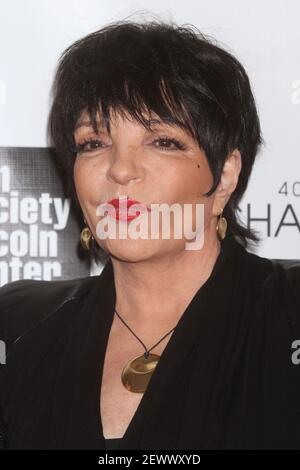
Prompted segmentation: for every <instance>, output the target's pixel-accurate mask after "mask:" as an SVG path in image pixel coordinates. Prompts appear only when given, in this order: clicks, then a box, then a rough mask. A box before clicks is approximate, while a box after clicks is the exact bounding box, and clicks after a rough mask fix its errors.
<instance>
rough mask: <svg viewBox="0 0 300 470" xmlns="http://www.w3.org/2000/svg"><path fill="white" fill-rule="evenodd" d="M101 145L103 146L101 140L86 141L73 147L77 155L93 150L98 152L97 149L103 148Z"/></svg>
mask: <svg viewBox="0 0 300 470" xmlns="http://www.w3.org/2000/svg"><path fill="white" fill-rule="evenodd" d="M102 144H103V142H102V140H98V139H86V140H84V141H83V142H82V143H80V144H77V145H76V146H75V150H74V152H75V153H78V154H80V153H82V152H92V151H93V150H98V149H101V148H103V146H102ZM88 146H89V148H88Z"/></svg>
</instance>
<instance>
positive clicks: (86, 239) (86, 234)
mask: <svg viewBox="0 0 300 470" xmlns="http://www.w3.org/2000/svg"><path fill="white" fill-rule="evenodd" d="M83 220H84V223H85V224H86V220H85V219H83ZM93 239H94V237H93V235H92V232H91V231H90V229H89V228H88V227H84V229H82V231H81V234H80V242H81V246H82V247H83V248H84V249H85V250H89V249H90V247H91V240H93Z"/></svg>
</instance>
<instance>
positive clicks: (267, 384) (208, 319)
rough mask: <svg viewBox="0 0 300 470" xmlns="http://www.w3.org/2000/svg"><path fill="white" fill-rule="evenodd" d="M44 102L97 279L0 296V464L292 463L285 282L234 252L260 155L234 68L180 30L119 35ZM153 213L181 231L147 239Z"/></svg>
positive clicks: (246, 236)
mask: <svg viewBox="0 0 300 470" xmlns="http://www.w3.org/2000/svg"><path fill="white" fill-rule="evenodd" d="M53 92H54V100H53V105H52V109H51V113H50V120H49V130H50V135H51V138H52V141H53V144H54V145H55V147H56V150H57V155H58V157H59V164H60V166H62V167H63V168H64V170H65V175H66V179H67V181H68V183H69V191H70V195H71V197H72V199H73V201H74V202H75V203H76V204H77V207H78V208H80V210H81V211H82V220H83V221H84V223H85V227H84V228H83V230H82V233H81V242H82V244H83V246H84V247H85V248H86V249H91V250H92V251H91V252H92V253H94V256H97V257H98V258H97V259H100V257H101V256H102V258H103V256H105V257H106V264H105V266H104V269H103V271H102V272H101V274H100V275H99V276H93V277H87V278H83V279H73V280H67V281H48V282H45V281H36V280H20V281H16V282H13V283H10V284H8V285H5V286H3V287H2V288H1V290H0V294H1V295H0V307H1V337H2V338H3V339H4V340H5V342H6V345H7V350H8V355H7V363H6V365H5V366H3V367H2V377H1V380H2V385H1V394H0V405H1V410H2V438H3V447H4V448H7V449H20V448H21V449H105V448H116V446H118V447H119V449H173V450H174V449H226V448H233V449H249V448H254V449H262V448H299V447H300V444H299V443H300V426H299V418H300V414H299V413H300V402H299V398H298V397H299V393H300V366H297V354H295V353H297V349H296V347H297V343H295V340H299V339H300V312H299V311H300V294H299V291H300V268H299V266H294V267H292V268H289V269H286V268H284V267H283V266H281V265H280V264H279V263H276V262H274V261H272V260H269V259H267V258H263V257H260V256H258V255H255V254H253V253H250V252H248V251H247V249H246V248H248V246H249V242H250V241H252V242H258V241H259V239H258V237H257V236H256V235H255V233H253V231H251V230H250V229H249V228H246V227H244V226H243V225H242V224H241V222H240V221H239V220H238V213H237V211H238V203H239V201H240V199H241V197H242V195H243V194H244V191H245V189H246V187H247V184H248V180H249V177H250V174H251V170H252V166H253V163H254V160H255V157H256V155H257V152H258V150H259V147H260V145H261V143H262V137H261V131H260V125H259V119H258V116H257V111H256V107H255V101H254V98H253V94H252V92H251V88H250V84H249V79H248V77H247V74H246V72H245V70H244V68H243V67H242V65H241V64H240V63H239V62H238V60H237V59H236V58H234V57H233V56H232V55H231V54H230V53H228V52H226V51H225V50H224V49H222V48H220V47H219V46H218V45H216V44H215V43H214V42H213V41H211V40H209V39H208V38H206V37H204V36H203V35H201V33H199V31H197V30H196V28H193V27H191V26H186V27H179V26H176V25H174V24H165V23H163V22H159V21H155V22H149V23H144V24H136V23H131V22H125V21H124V22H122V21H121V22H118V23H114V24H110V25H108V26H106V27H104V28H102V29H101V30H99V31H96V32H95V33H93V34H90V35H89V36H87V37H85V38H83V39H80V40H79V41H77V42H75V43H74V44H72V45H71V46H70V47H69V48H68V49H67V50H66V51H65V52H64V54H63V55H62V57H61V59H60V63H59V66H58V70H57V73H56V78H55V82H54V89H53ZM123 200H125V211H124V210H122V207H123V206H121V201H123ZM135 201H138V202H139V203H140V211H139V212H137V211H135V212H134V213H133V214H132V213H131V214H130V213H129V207H130V206H131V205H132V204H134V202H135ZM102 204H106V206H105V207H107V208H109V210H110V211H111V212H109V211H108V216H107V213H106V215H104V213H103V212H101V211H99V212H98V208H99V206H100V207H103V206H102ZM108 204H109V205H108ZM153 204H166V207H167V208H169V207H170V206H172V204H178V206H179V208H184V205H185V204H187V205H190V207H192V212H191V213H190V215H191V217H190V225H189V227H188V228H189V231H188V232H187V233H186V232H185V233H184V234H183V235H182V236H181V237H178V238H176V237H175V229H176V228H177V224H178V220H179V219H175V217H174V220H172V221H171V225H170V227H171V229H170V236H169V237H165V238H163V237H162V233H163V232H162V227H161V226H159V228H158V232H157V233H156V235H157V234H158V235H159V236H158V237H154V236H149V233H150V234H151V235H152V233H151V232H150V228H151V223H153V226H154V222H153V221H152V219H151V215H152V205H153ZM197 207H201V208H202V210H203V212H202V215H203V218H202V219H201V220H202V221H203V223H202V225H200V227H199V226H198V224H197V212H196V208H197ZM112 208H116V211H115V212H114V211H112ZM143 208H144V209H145V210H143ZM127 209H128V212H127ZM153 211H154V209H153ZM154 212H155V211H154ZM124 214H125V216H124ZM167 215H168V214H167V211H165V212H163V214H162V216H161V219H164V218H165V217H167ZM105 217H106V219H105ZM104 219H105V220H106V222H107V224H109V223H110V229H111V227H113V228H120V226H121V225H122V227H123V229H124V227H125V228H126V229H128V232H126V233H127V237H124V238H122V237H121V236H120V234H118V236H117V237H113V236H112V232H109V236H107V237H105V236H104V235H105V230H104V226H103V225H101V224H100V225H99V222H101V221H103V220H104ZM138 220H139V221H140V222H141V221H142V220H143V222H149V224H148V225H147V226H146V230H145V234H146V235H148V236H146V237H144V238H141V237H140V238H134V237H133V236H131V237H130V236H128V234H129V226H130V225H131V224H133V222H135V223H136V222H137V221H138ZM156 228H157V227H156ZM190 234H194V235H195V234H196V235H197V234H200V235H201V236H202V238H201V239H202V241H203V243H202V245H201V246H200V247H199V246H198V247H197V248H196V249H195V247H194V248H193V249H191V248H187V242H188V241H189V242H190V243H191V241H190V240H191V238H190V237H189V235H190ZM293 353H294V355H293Z"/></svg>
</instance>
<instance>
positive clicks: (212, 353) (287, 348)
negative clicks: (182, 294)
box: [0, 234, 300, 450]
mask: <svg viewBox="0 0 300 470" xmlns="http://www.w3.org/2000/svg"><path fill="white" fill-rule="evenodd" d="M221 244H222V246H221V252H220V254H219V257H218V259H217V261H216V263H215V265H214V268H213V271H212V273H211V275H210V276H209V279H208V280H207V281H206V282H205V283H204V284H203V285H202V286H201V287H200V289H199V290H198V291H197V293H196V294H195V296H194V297H193V299H192V300H191V302H190V304H189V305H188V307H187V308H186V310H185V312H183V314H182V316H181V318H180V320H179V322H178V324H177V326H176V328H175V330H174V332H173V333H172V335H171V337H170V340H169V342H168V343H167V345H166V347H165V349H164V351H163V353H162V355H161V358H160V361H159V363H158V365H157V366H156V369H155V371H154V373H153V375H152V378H151V380H150V382H149V385H148V388H147V390H146V392H145V393H144V395H143V397H142V400H141V401H140V403H139V406H138V408H137V410H136V412H135V414H134V416H133V418H132V420H131V422H130V424H129V426H128V428H127V430H126V432H125V434H124V436H123V437H122V439H121V440H120V441H119V443H118V448H119V449H145V450H146V449H173V450H176V449H228V448H232V449H251V448H252V449H263V448H268V449H276V448H280V449H286V448H290V449H299V448H300V399H299V397H300V365H296V364H294V363H293V362H292V360H291V356H292V353H293V352H294V350H293V349H292V343H293V341H294V340H297V339H298V340H300V266H296V265H295V266H293V267H291V268H289V269H287V268H284V267H283V266H282V265H281V264H279V263H276V262H272V261H271V260H269V259H267V258H263V257H260V256H258V255H255V254H251V253H248V252H247V251H246V250H245V249H244V248H243V247H242V246H241V245H240V244H239V243H238V242H237V241H236V240H235V239H234V237H233V236H231V235H230V234H228V236H227V237H226V238H225V239H224V240H223V241H222V242H221ZM61 282H62V283H61V284H60V282H59V281H55V282H52V281H31V280H28V281H26V280H25V281H17V282H16V283H11V284H10V285H6V286H4V287H2V288H1V289H0V339H1V338H7V341H8V344H9V353H8V356H7V363H6V365H3V366H1V368H0V374H1V375H0V409H1V412H2V415H0V416H2V419H1V432H2V442H3V447H4V448H6V449H105V448H106V446H105V439H104V436H103V429H102V423H101V416H100V407H99V397H100V386H101V377H102V370H103V362H104V355H105V351H106V346H107V341H108V336H109V332H110V328H111V325H112V321H113V316H114V305H115V295H116V293H115V285H114V277H113V269H112V263H111V261H109V262H108V263H107V265H106V266H105V267H104V269H103V271H102V272H101V274H100V275H99V276H93V277H89V278H82V279H76V280H75V279H74V280H73V281H72V280H71V281H61ZM39 315H40V321H39V320H38V318H39ZM17 323H18V324H17ZM17 337H18V338H19V339H18V340H17V341H16V342H15V340H16V339H17ZM154 352H155V350H154ZM299 356H300V355H299ZM125 405H126V404H124V406H125ZM0 442H1V439H0Z"/></svg>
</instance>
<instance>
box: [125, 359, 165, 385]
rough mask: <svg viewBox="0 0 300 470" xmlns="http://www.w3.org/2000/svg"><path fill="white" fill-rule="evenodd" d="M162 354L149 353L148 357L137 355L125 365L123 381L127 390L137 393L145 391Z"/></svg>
mask: <svg viewBox="0 0 300 470" xmlns="http://www.w3.org/2000/svg"><path fill="white" fill-rule="evenodd" d="M159 358H160V356H158V355H157V354H151V353H149V355H148V358H147V359H146V358H145V356H144V355H142V356H137V357H135V358H134V359H132V360H131V361H129V362H128V364H127V365H126V366H125V367H124V369H123V371H122V383H123V385H124V387H125V388H127V390H129V391H130V392H135V393H143V392H144V391H145V390H146V388H147V386H148V383H149V380H150V379H151V376H152V374H153V372H154V370H155V367H156V365H157V363H158V361H159Z"/></svg>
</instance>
